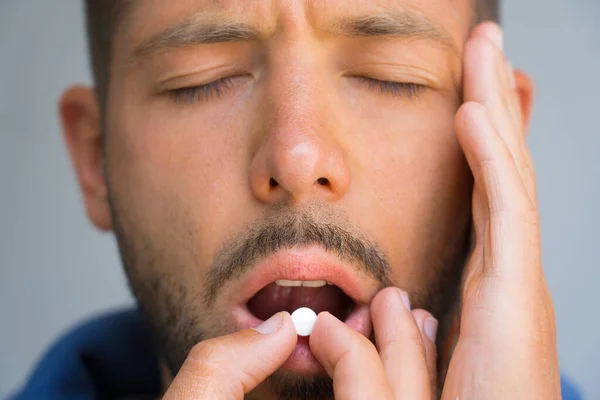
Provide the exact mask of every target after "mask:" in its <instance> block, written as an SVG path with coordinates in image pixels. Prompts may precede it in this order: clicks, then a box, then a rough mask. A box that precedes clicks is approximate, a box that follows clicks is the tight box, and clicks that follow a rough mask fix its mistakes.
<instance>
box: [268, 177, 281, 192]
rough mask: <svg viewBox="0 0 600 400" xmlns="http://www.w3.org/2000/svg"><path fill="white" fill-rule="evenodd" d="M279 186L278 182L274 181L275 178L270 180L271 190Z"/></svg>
mask: <svg viewBox="0 0 600 400" xmlns="http://www.w3.org/2000/svg"><path fill="white" fill-rule="evenodd" d="M278 185H279V184H278V183H277V181H276V180H275V179H273V178H271V179H269V186H271V189H272V188H275V187H277V186H278Z"/></svg>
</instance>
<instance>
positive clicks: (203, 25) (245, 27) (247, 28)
mask: <svg viewBox="0 0 600 400" xmlns="http://www.w3.org/2000/svg"><path fill="white" fill-rule="evenodd" d="M325 31H326V32H328V33H330V34H333V35H337V36H347V37H377V36H389V37H397V38H405V39H422V40H430V41H434V42H437V43H438V44H439V45H441V46H442V47H444V48H449V49H450V50H452V51H453V52H455V53H458V49H457V47H456V44H455V43H454V41H453V40H452V37H451V36H450V34H449V33H448V32H447V31H446V30H445V29H444V28H443V27H441V26H440V25H438V24H435V23H434V22H432V21H431V20H430V19H429V18H428V17H427V16H425V15H424V14H422V13H420V12H416V11H412V10H411V11H406V10H405V11H401V12H391V11H383V12H379V13H377V14H372V15H365V16H357V17H343V18H340V19H338V20H336V21H335V22H334V23H333V24H332V25H331V27H330V28H328V29H325ZM267 36H269V35H268V32H261V31H260V30H259V29H258V28H256V27H254V26H252V25H250V24H247V23H244V22H240V21H233V20H229V19H223V18H220V16H219V15H218V14H217V15H215V14H213V13H211V14H207V15H204V16H199V17H196V18H193V19H190V20H186V21H183V22H181V23H179V24H176V25H174V26H172V27H170V28H167V29H165V30H163V31H161V32H159V33H157V34H155V35H153V36H152V37H150V38H149V39H147V40H145V41H143V42H142V43H141V44H140V45H139V46H137V47H136V48H135V50H134V51H133V58H134V59H138V58H145V57H146V56H148V55H150V54H152V53H155V52H157V51H160V50H164V49H168V48H178V47H191V46H198V45H203V44H214V43H227V42H243V41H255V40H260V39H261V38H264V37H267Z"/></svg>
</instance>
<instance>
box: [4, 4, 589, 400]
mask: <svg viewBox="0 0 600 400" xmlns="http://www.w3.org/2000/svg"><path fill="white" fill-rule="evenodd" d="M505 3H506V4H505V6H504V21H505V23H504V26H505V29H506V39H505V43H506V48H507V53H508V55H509V57H510V59H511V60H512V61H513V63H514V64H515V65H516V66H518V67H521V68H523V69H525V70H526V71H528V72H529V73H530V74H531V75H532V76H533V78H534V80H535V82H536V84H537V85H536V86H537V101H536V109H535V113H534V118H533V125H532V131H531V137H530V144H531V148H532V152H533V156H534V159H535V162H536V166H537V172H538V181H539V182H538V183H539V197H540V208H541V216H542V228H543V239H544V241H543V245H544V248H543V255H544V265H545V269H546V272H547V277H548V282H549V285H550V289H551V291H552V294H553V296H554V299H555V306H556V313H557V320H558V333H559V350H560V361H561V366H562V368H563V370H564V371H565V372H567V373H568V374H570V375H571V376H572V377H573V378H575V380H576V381H577V382H578V383H579V384H580V385H581V386H582V388H583V389H584V391H585V393H586V395H587V398H589V399H600V372H599V371H600V361H599V359H600V319H599V318H598V317H599V312H598V303H599V301H600V288H599V287H598V284H599V283H600V279H599V278H600V269H599V268H598V267H599V264H598V262H597V259H596V256H595V255H597V253H596V250H597V249H598V247H599V241H598V226H600V212H599V211H598V205H599V204H600V189H599V188H600V185H599V184H598V180H599V179H598V174H599V173H600V162H599V161H598V160H597V156H598V151H599V150H600V128H598V121H599V119H598V118H599V117H600V107H599V106H600V101H599V100H598V96H599V95H600V77H599V76H598V75H599V74H600V2H599V1H598V0H569V1H565V0H505ZM74 82H86V83H88V82H90V73H89V71H88V65H87V55H86V48H85V41H84V35H83V19H82V8H81V1H79V0H52V1H48V0H0V193H1V194H0V397H3V396H5V395H6V394H7V393H9V392H10V391H12V390H14V388H15V387H16V386H17V385H20V384H22V383H23V380H24V379H25V377H26V375H27V373H28V372H29V371H30V369H31V367H32V366H33V365H34V363H35V362H36V360H38V358H39V357H40V355H41V352H42V351H43V350H44V349H46V348H47V346H48V345H49V344H50V343H51V341H52V340H53V339H55V338H56V337H57V335H60V334H61V333H63V332H64V331H65V329H67V328H68V327H69V326H71V325H72V324H73V323H76V322H77V321H80V320H81V319H82V318H85V317H88V316H89V315H90V314H93V313H97V312H101V311H104V310H106V309H110V308H114V307H120V306H123V305H126V304H132V299H131V296H130V295H129V293H128V289H127V286H126V282H125V278H124V275H123V273H122V271H121V268H120V264H119V259H118V256H117V252H116V247H115V244H114V241H113V239H112V237H111V236H109V235H105V234H100V233H98V232H97V231H95V230H94V229H92V227H91V226H90V224H89V223H88V221H87V220H86V217H85V216H84V212H83V208H82V203H81V201H80V196H79V192H78V189H77V187H76V184H75V179H74V175H73V172H72V170H71V167H70V164H69V161H68V159H67V154H66V152H65V148H64V146H63V142H62V138H61V135H60V131H59V126H58V121H57V115H56V101H57V99H58V96H59V95H60V93H61V91H62V90H63V89H64V88H65V87H66V86H67V85H69V84H70V83H74Z"/></svg>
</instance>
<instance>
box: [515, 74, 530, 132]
mask: <svg viewBox="0 0 600 400" xmlns="http://www.w3.org/2000/svg"><path fill="white" fill-rule="evenodd" d="M514 78H515V85H516V91H517V94H518V96H519V103H520V105H521V115H522V118H523V129H524V131H525V132H528V131H529V121H530V120H531V112H532V109H533V95H534V88H533V82H532V81H531V79H530V78H529V77H528V76H527V74H525V73H524V72H522V71H515V72H514Z"/></svg>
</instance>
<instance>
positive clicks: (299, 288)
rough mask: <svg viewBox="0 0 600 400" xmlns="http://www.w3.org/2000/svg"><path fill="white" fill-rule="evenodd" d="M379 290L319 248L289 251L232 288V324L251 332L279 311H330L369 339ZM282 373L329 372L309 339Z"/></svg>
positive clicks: (302, 342) (303, 340)
mask: <svg viewBox="0 0 600 400" xmlns="http://www.w3.org/2000/svg"><path fill="white" fill-rule="evenodd" d="M380 289H381V287H380V284H379V282H377V281H376V280H374V279H372V278H371V277H369V276H367V275H361V274H360V273H359V272H357V271H352V270H351V269H350V268H349V266H348V265H344V264H343V263H341V262H340V261H339V259H338V258H337V257H336V256H335V255H334V254H330V253H328V252H327V251H325V250H324V249H323V248H321V247H319V246H307V247H298V248H292V249H285V250H282V251H279V252H277V253H274V254H271V255H270V256H269V257H267V258H265V259H263V260H261V261H260V262H258V263H257V264H255V265H254V268H253V270H252V274H248V275H247V276H246V277H245V279H242V280H241V285H240V286H237V287H235V288H233V287H232V288H231V290H232V291H231V292H230V293H229V296H230V302H231V303H230V304H233V305H234V307H233V309H232V319H233V321H234V323H235V325H236V327H237V329H246V328H253V327H256V326H258V325H260V324H261V323H262V322H263V321H266V320H267V319H269V318H270V317H271V316H273V315H274V314H276V313H278V312H280V311H287V312H289V313H292V312H294V311H295V310H297V309H298V308H301V307H308V308H310V309H312V310H313V311H314V312H316V313H317V314H318V313H320V312H323V311H327V312H329V313H331V314H332V315H334V316H335V317H337V318H338V319H339V320H340V321H343V322H344V323H345V324H346V325H347V326H348V327H350V328H351V329H353V330H355V331H357V332H358V333H360V334H362V335H364V336H365V337H370V335H371V332H372V325H371V316H370V313H369V304H370V303H371V300H372V299H373V297H374V296H375V294H376V293H377V292H378V291H379V290H380ZM282 369H284V370H287V371H291V372H295V373H298V374H302V375H323V374H326V372H325V370H324V369H323V367H322V366H321V364H319V362H318V361H317V360H316V358H315V357H314V355H313V354H312V353H311V350H310V336H298V342H297V344H296V347H295V349H294V350H293V352H292V354H291V355H290V357H289V358H288V360H287V361H286V362H285V364H284V365H283V366H282Z"/></svg>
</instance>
